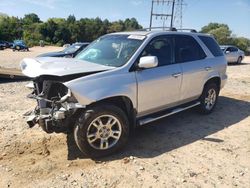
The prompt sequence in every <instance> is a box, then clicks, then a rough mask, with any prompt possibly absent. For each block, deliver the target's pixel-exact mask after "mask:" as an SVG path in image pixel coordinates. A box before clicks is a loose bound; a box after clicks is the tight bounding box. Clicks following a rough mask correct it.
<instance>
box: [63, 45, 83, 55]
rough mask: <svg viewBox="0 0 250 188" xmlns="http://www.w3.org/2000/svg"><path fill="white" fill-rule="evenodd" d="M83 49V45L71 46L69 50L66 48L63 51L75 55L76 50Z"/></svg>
mask: <svg viewBox="0 0 250 188" xmlns="http://www.w3.org/2000/svg"><path fill="white" fill-rule="evenodd" d="M80 47H81V44H72V45H71V46H69V47H68V48H65V49H64V50H63V52H64V53H66V54H70V53H74V52H76V50H78V49H79V48H80Z"/></svg>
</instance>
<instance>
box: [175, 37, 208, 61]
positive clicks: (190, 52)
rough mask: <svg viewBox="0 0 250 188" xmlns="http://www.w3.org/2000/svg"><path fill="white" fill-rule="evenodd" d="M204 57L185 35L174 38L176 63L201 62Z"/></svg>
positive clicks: (196, 43) (197, 46)
mask: <svg viewBox="0 0 250 188" xmlns="http://www.w3.org/2000/svg"><path fill="white" fill-rule="evenodd" d="M205 57H206V54H205V53H204V51H203V50H202V48H201V47H200V45H199V44H198V42H197V41H196V40H195V39H194V38H193V37H191V36H185V35H177V36H176V37H175V61H176V63H183V62H189V61H196V60H201V59H204V58H205Z"/></svg>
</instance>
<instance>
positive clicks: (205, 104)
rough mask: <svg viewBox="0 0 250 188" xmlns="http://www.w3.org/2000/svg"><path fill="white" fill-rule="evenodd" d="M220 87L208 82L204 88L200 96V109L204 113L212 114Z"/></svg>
mask: <svg viewBox="0 0 250 188" xmlns="http://www.w3.org/2000/svg"><path fill="white" fill-rule="evenodd" d="M218 95H219V87H218V85H217V84H215V83H213V82H211V83H207V84H206V85H205V87H204V89H203V92H202V95H201V96H200V103H201V104H200V105H199V111H200V112H201V113H202V114H210V113H211V112H212V111H213V110H214V108H215V106H216V104H217V100H218Z"/></svg>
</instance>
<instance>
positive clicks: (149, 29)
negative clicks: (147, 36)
mask: <svg viewBox="0 0 250 188" xmlns="http://www.w3.org/2000/svg"><path fill="white" fill-rule="evenodd" d="M159 29H161V30H163V31H190V32H191V33H197V31H196V30H195V29H188V28H183V29H176V28H175V27H151V28H143V29H140V30H139V31H152V30H159Z"/></svg>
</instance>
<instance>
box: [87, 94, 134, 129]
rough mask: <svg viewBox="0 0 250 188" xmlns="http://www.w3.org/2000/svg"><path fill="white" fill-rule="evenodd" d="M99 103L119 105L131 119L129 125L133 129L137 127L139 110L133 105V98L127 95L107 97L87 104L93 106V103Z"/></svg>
mask: <svg viewBox="0 0 250 188" xmlns="http://www.w3.org/2000/svg"><path fill="white" fill-rule="evenodd" d="M98 104H111V105H114V106H116V107H119V108H120V109H121V110H123V111H124V113H125V114H126V116H127V118H128V120H129V126H130V128H131V130H132V129H133V128H135V126H136V114H137V111H136V108H135V107H134V105H133V102H132V100H131V99H130V98H129V97H127V96H112V97H107V98H104V99H101V100H99V101H96V102H93V103H91V104H89V105H87V107H88V106H93V105H95V106H96V105H98Z"/></svg>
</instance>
